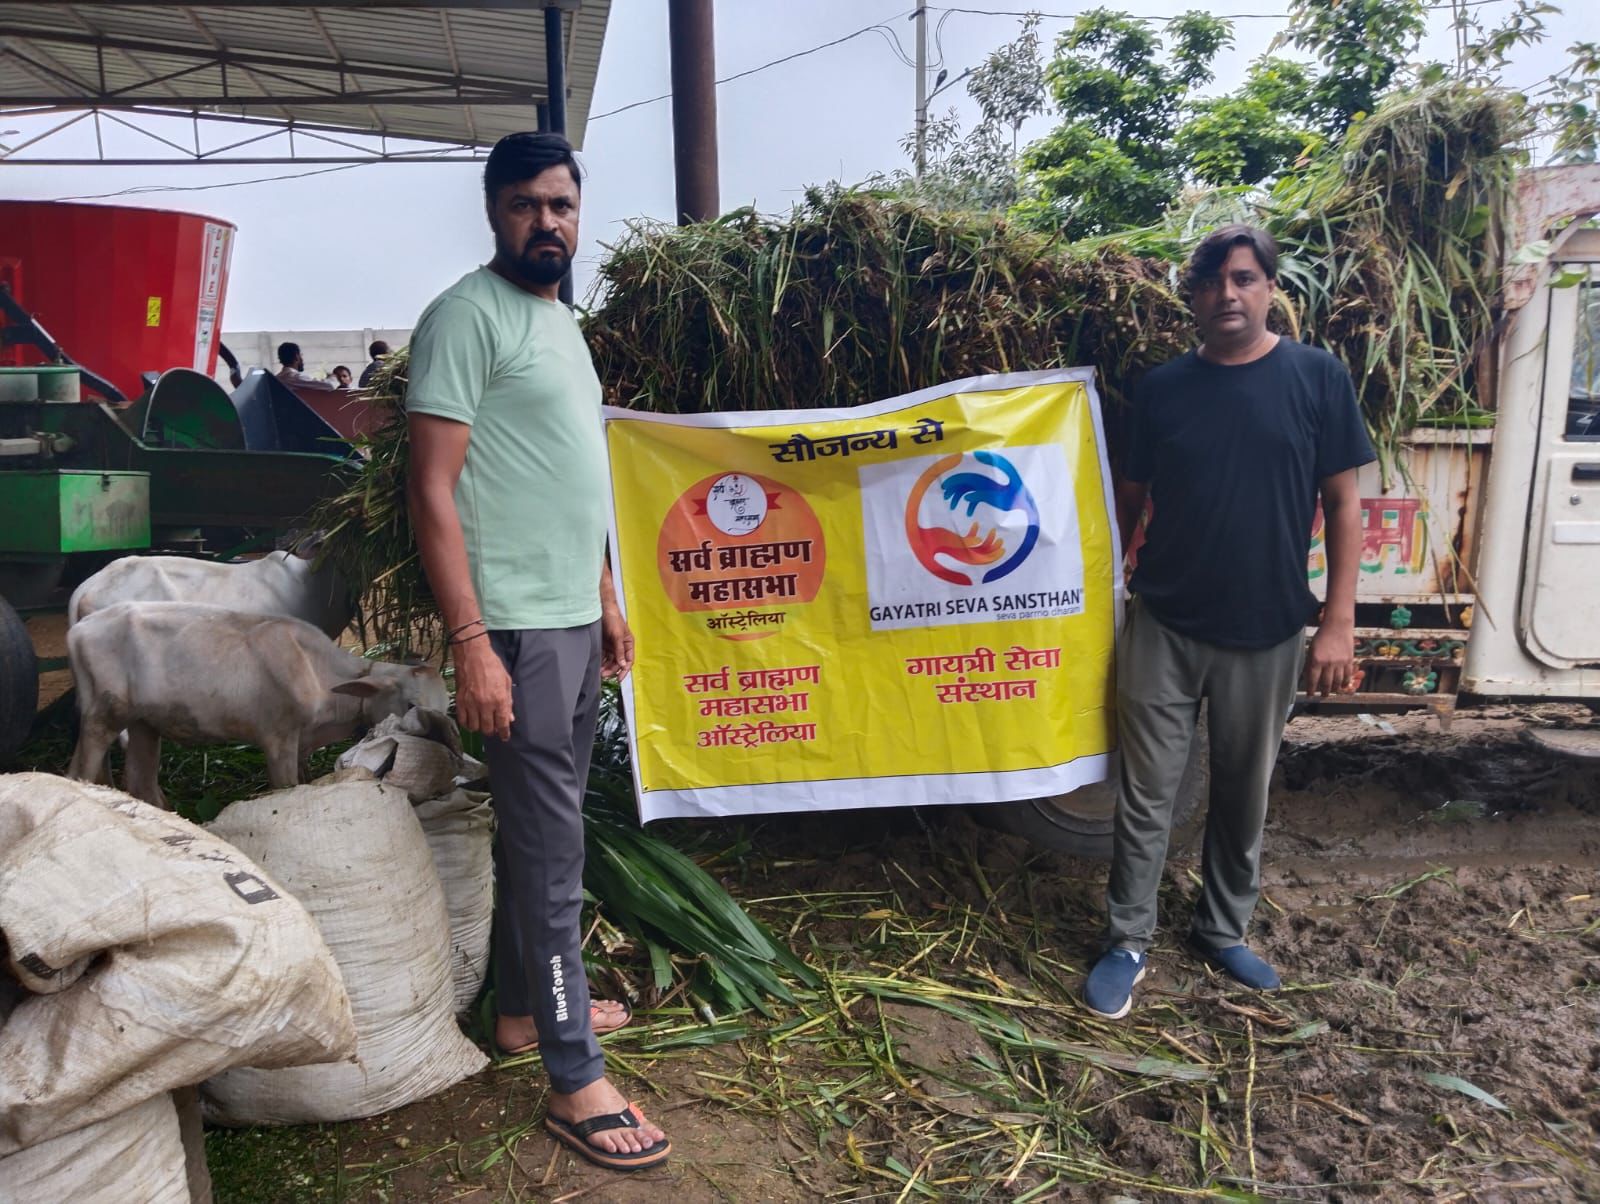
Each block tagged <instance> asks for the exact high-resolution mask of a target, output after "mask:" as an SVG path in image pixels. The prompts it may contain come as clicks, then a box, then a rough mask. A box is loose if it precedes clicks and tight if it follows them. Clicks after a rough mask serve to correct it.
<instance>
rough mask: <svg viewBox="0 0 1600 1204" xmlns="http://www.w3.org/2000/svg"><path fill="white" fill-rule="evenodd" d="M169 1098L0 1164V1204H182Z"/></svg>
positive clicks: (182, 1174)
mask: <svg viewBox="0 0 1600 1204" xmlns="http://www.w3.org/2000/svg"><path fill="white" fill-rule="evenodd" d="M190 1201H191V1197H190V1195H189V1184H188V1180H187V1174H186V1168H185V1164H184V1156H183V1142H182V1141H181V1140H180V1139H179V1135H178V1113H177V1111H176V1109H174V1108H173V1106H172V1098H171V1096H169V1095H166V1094H164V1093H163V1094H161V1095H157V1096H152V1097H151V1098H150V1099H147V1100H145V1101H144V1102H143V1103H138V1104H135V1105H134V1106H133V1107H131V1108H129V1109H127V1110H126V1111H124V1112H119V1113H117V1114H116V1115H115V1116H108V1117H106V1118H105V1119H104V1120H97V1121H95V1122H94V1123H93V1124H90V1125H85V1126H84V1127H83V1128H81V1129H75V1130H73V1131H72V1132H70V1133H64V1134H62V1135H61V1136H59V1137H53V1138H51V1139H50V1140H48V1141H42V1142H40V1143H39V1144H38V1145H35V1146H32V1147H30V1148H28V1149H26V1150H23V1151H22V1152H21V1153H20V1154H12V1155H11V1156H10V1157H7V1158H0V1204H190Z"/></svg>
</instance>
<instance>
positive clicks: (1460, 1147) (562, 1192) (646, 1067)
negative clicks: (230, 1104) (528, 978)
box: [210, 715, 1600, 1204]
mask: <svg viewBox="0 0 1600 1204" xmlns="http://www.w3.org/2000/svg"><path fill="white" fill-rule="evenodd" d="M1570 718H1572V717H1569V719H1570ZM1577 718H1578V719H1581V720H1586V715H1584V716H1578V717H1577ZM1564 721H1565V720H1564ZM1349 724H1351V725H1356V726H1354V727H1352V728H1350V730H1348V731H1346V730H1344V729H1342V728H1340V727H1339V726H1338V725H1333V726H1330V725H1327V724H1325V723H1322V724H1315V725H1310V726H1309V731H1297V732H1295V733H1293V734H1292V740H1291V745H1290V747H1288V748H1287V749H1286V751H1285V755H1284V757H1283V759H1282V762H1281V766H1280V774H1279V782H1278V786H1277V789H1276V793H1275V806H1274V812H1273V816H1272V819H1271V822H1270V826H1269V831H1268V835H1267V864H1268V870H1267V874H1266V881H1265V890H1266V900H1267V901H1266V902H1265V903H1263V905H1262V907H1261V909H1260V911H1259V913H1258V925H1257V929H1258V934H1257V936H1256V938H1255V939H1256V941H1257V944H1258V946H1259V947H1260V948H1261V949H1262V951H1263V952H1264V953H1265V954H1266V955H1267V956H1269V957H1270V958H1271V959H1273V960H1274V961H1275V962H1276V963H1277V964H1278V965H1279V966H1280V968H1281V969H1282V970H1283V972H1284V976H1285V978H1286V980H1287V984H1288V986H1287V989H1286V990H1285V991H1283V992H1281V993H1279V994H1277V995H1274V996H1271V997H1262V996H1257V995H1252V994H1250V993H1248V992H1244V991H1236V990H1232V989H1230V988H1228V987H1227V986H1226V984H1224V983H1222V982H1220V981H1218V980H1216V979H1215V978H1214V977H1212V976H1211V975H1209V974H1208V973H1206V972H1205V971H1204V970H1202V969H1201V968H1200V967H1198V966H1196V965H1195V964H1194V963H1193V962H1192V961H1191V960H1190V959H1189V958H1187V957H1186V956H1185V955H1183V954H1182V953H1181V952H1180V950H1179V948H1178V946H1177V944H1176V942H1175V940H1174V933H1175V932H1181V930H1182V925H1183V923H1184V920H1185V918H1186V909H1187V906H1188V902H1189V899H1190V898H1191V897H1192V894H1193V890H1194V883H1195V875H1196V872H1197V870H1198V866H1197V864H1196V862H1195V861H1194V859H1193V857H1192V856H1185V855H1180V856H1177V857H1175V858H1174V860H1173V862H1172V863H1171V865H1170V867H1169V872H1168V878H1167V884H1166V889H1165V891H1164V895H1163V915H1162V924H1163V934H1162V936H1161V938H1160V940H1159V942H1158V945H1157V947H1156V949H1155V951H1154V955H1153V958H1152V967H1153V968H1152V973H1151V976H1150V978H1149V979H1147V981H1146V983H1145V984H1144V986H1143V987H1142V988H1141V993H1140V996H1139V1000H1138V1003H1139V1007H1138V1008H1137V1010H1136V1011H1135V1012H1134V1014H1133V1015H1132V1016H1131V1017H1130V1018H1129V1020H1128V1021H1126V1022H1122V1023H1119V1024H1101V1023H1099V1022H1098V1021H1096V1020H1094V1019H1093V1018H1092V1017H1090V1016H1088V1015H1087V1014H1086V1013H1085V1012H1083V1010H1082V1009H1081V1008H1080V1007H1079V1006H1078V1005H1077V1003H1076V993H1077V990H1078V988H1079V986H1080V984H1081V976H1082V972H1083V970H1084V968H1085V965H1086V962H1087V960H1088V959H1089V958H1091V957H1092V956H1093V952H1094V937H1095V931H1096V928H1097V926H1098V923H1099V920H1098V916H1099V908H1100V900H1101V897H1102V892H1103V888H1104V867H1103V866H1099V865H1096V864H1093V863H1085V862H1078V861H1074V860H1071V859H1068V858H1062V857H1056V856H1053V855H1038V854H1033V853H1031V852H1030V851H1029V850H1027V849H1026V848H1024V847H1022V846H1021V844H1020V842H1018V841H1015V840H1014V839H1012V838H1010V837H1004V836H999V835H997V834H995V833H993V832H991V831H988V830H986V829H982V828H979V827H977V826H975V825H974V824H973V823H972V822H971V821H970V820H969V819H967V818H966V816H965V815H964V814H963V813H960V812H957V811H924V812H886V813H880V814H873V813H868V814H860V815H848V816H831V817H826V818H824V819H816V818H807V817H797V818H785V819H782V820H775V821H770V822H764V823H761V824H753V825H748V826H736V825H732V824H723V825H718V826H716V827H714V828H711V829H710V832H711V834H712V835H713V836H714V837H715V847H721V848H727V847H729V846H730V845H731V846H733V847H734V850H735V853H734V854H729V855H725V856H724V857H722V858H721V859H719V860H718V861H716V862H715V868H716V869H717V870H718V871H719V872H720V873H721V874H722V876H723V877H724V879H725V880H726V881H727V882H728V884H729V886H730V888H731V889H732V890H733V891H734V892H735V894H736V895H738V896H739V897H740V898H741V899H742V900H745V901H746V902H747V903H748V904H749V906H750V907H751V909H752V910H753V911H754V912H756V913H757V914H758V915H759V916H761V917H762V918H763V919H764V920H765V921H766V922H767V923H768V924H769V925H771V926H772V927H773V928H774V929H775V930H778V931H780V932H783V933H786V934H788V935H789V937H790V939H791V941H792V942H793V943H794V945H795V946H796V947H797V948H799V949H801V950H803V951H804V952H805V954H806V956H807V958H808V960H809V961H810V962H811V964H813V965H814V966H816V967H818V968H819V969H820V970H822V971H823V975H824V989H823V990H821V991H819V992H817V993H815V994H814V995H811V996H807V997H802V998H800V999H799V1000H798V1001H797V1002H796V1004H795V1005H793V1006H788V1005H785V1006H781V1007H779V1008H778V1009H777V1014H776V1015H775V1016H774V1017H773V1018H771V1019H770V1020H763V1019H761V1018H759V1017H757V1018H753V1019H751V1020H748V1021H741V1022H739V1027H738V1031H739V1032H741V1033H743V1037H742V1039H741V1040H738V1041H729V1042H725V1043H722V1044H717V1045H713V1046H709V1047H703V1048H702V1047H696V1046H693V1045H684V1046H678V1047H672V1046H671V1042H672V1041H674V1040H678V1039H685V1038H688V1037H692V1036H693V1035H694V1034H695V1033H697V1032H701V1031H703V1030H699V1029H696V1028H695V1027H693V1025H692V1021H691V1019H690V1018H689V1017H686V1016H684V1015H682V1014H681V1013H680V1014H677V1015H664V1016H653V1017H652V1016H646V1017H641V1018H640V1024H641V1027H638V1028H636V1029H635V1030H630V1031H628V1032H624V1033H622V1034H618V1035H617V1036H616V1037H613V1038H610V1039H608V1042H607V1046H608V1051H609V1052H610V1054H611V1055H612V1064H613V1071H614V1072H615V1073H617V1074H619V1075H620V1076H622V1077H623V1078H624V1079H625V1080H626V1081H627V1083H628V1085H629V1087H630V1089H631V1090H632V1091H633V1092H634V1093H635V1097H636V1098H638V1099H640V1101H641V1102H642V1104H643V1105H644V1107H645V1108H646V1109H647V1110H648V1111H649V1112H650V1113H651V1114H652V1115H653V1116H654V1117H655V1118H657V1119H658V1120H660V1121H661V1122H662V1123H663V1124H664V1126H665V1127H667V1128H668V1130H669V1132H670V1134H671V1136H672V1139H673V1141H674V1143H675V1147H676V1151H677V1152H676V1155H675V1157H674V1159H673V1160H672V1162H671V1164H670V1165H669V1167H668V1168H666V1169H664V1170H660V1171H654V1172H649V1173H647V1174H644V1175H640V1176H638V1177H634V1178H619V1177H616V1176H611V1175H607V1174H605V1173H603V1172H598V1171H594V1170H592V1169H590V1168H588V1167H587V1166H585V1165H582V1164H581V1163H579V1162H577V1161H576V1160H575V1159H573V1158H572V1157H570V1156H569V1155H567V1154H566V1153H564V1152H562V1151H560V1150H558V1149H557V1148H556V1147H555V1145H554V1144H553V1143H552V1142H551V1141H550V1140H549V1139H548V1138H547V1137H545V1136H544V1135H543V1133H542V1131H541V1130H540V1129H539V1127H538V1118H539V1116H540V1115H541V1106H542V1096H541V1093H542V1082H543V1080H542V1077H541V1076H540V1074H539V1072H538V1068H537V1066H536V1065H531V1066H530V1065H523V1066H515V1067H504V1068H500V1069H498V1070H495V1071H491V1072H489V1073H487V1074H485V1075H483V1076H480V1078H478V1079H477V1080H474V1081H472V1082H470V1083H466V1084H463V1085H461V1086H460V1087H458V1088H457V1089H455V1090H454V1091H452V1092H450V1093H447V1094H446V1095H444V1096H441V1097H439V1098H437V1099H434V1100H429V1101H426V1102H424V1103H422V1104H419V1105H416V1106H414V1107H412V1108H407V1109H403V1110H401V1111H399V1112H396V1113H393V1114H391V1115H389V1116H386V1117H383V1118H380V1119H378V1120H376V1121H372V1122H367V1123H364V1124H355V1125H338V1126H328V1127H324V1128H322V1129H318V1130H293V1131H277V1132H254V1133H246V1134H231V1135H223V1134H213V1135H212V1137H211V1139H210V1149H211V1155H212V1162H213V1169H214V1175H215V1177H216V1179H217V1182H218V1187H219V1192H218V1199H219V1201H221V1202H222V1204H229V1202H230V1201H241V1202H242V1201H257V1200H262V1201H274V1202H276V1201H300V1200H332V1199H341V1200H363V1201H364V1200H388V1201H441V1202H442V1201H448V1200H462V1201H490V1200H530V1201H531V1200H538V1201H551V1202H554V1201H558V1200H559V1201H576V1200H593V1201H608V1202H609V1201H616V1202H619V1204H633V1202H638V1204H643V1202H644V1201H652V1202H654V1201H660V1200H662V1199H671V1200H672V1201H674V1204H689V1202H692V1201H729V1202H737V1204H745V1202H754V1201H783V1202H788V1201H796V1202H799V1201H815V1200H823V1199H831V1200H841V1201H843V1200H882V1201H900V1200H914V1199H941V1200H944V1199H950V1200H955V1199H974V1200H977V1199H984V1200H988V1199H996V1200H1056V1199H1063V1200H1077V1199H1084V1200H1091V1199H1093V1200H1103V1199H1109V1198H1115V1197H1117V1196H1119V1195H1120V1196H1123V1197H1132V1198H1137V1199H1156V1198H1168V1197H1171V1198H1176V1197H1177V1196H1178V1195H1179V1194H1193V1193H1200V1194H1211V1193H1213V1192H1219V1191H1222V1192H1233V1193H1237V1194H1238V1195H1239V1196H1244V1195H1248V1194H1249V1193H1252V1192H1253V1193H1254V1194H1255V1195H1256V1196H1258V1197H1260V1198H1271V1199H1290V1200H1311V1199H1315V1200H1323V1199H1394V1198H1408V1197H1409V1198H1418V1197H1422V1198H1436V1199H1461V1200H1486V1199H1507V1200H1576V1199H1592V1198H1596V1197H1597V1196H1600V1171H1597V1170H1596V1168H1597V1167H1600V883H1597V878H1600V873H1597V870H1596V866H1597V865H1600V772H1597V771H1595V770H1592V769H1591V770H1589V771H1588V772H1587V773H1580V772H1575V771H1572V770H1569V769H1566V768H1563V767H1561V766H1559V765H1555V764H1553V763H1552V762H1550V761H1548V760H1546V759H1544V758H1543V757H1541V756H1539V755H1535V754H1532V753H1531V752H1529V751H1528V750H1527V748H1526V746H1525V745H1523V744H1521V743H1520V742H1518V741H1517V739H1516V736H1515V734H1514V731H1512V730H1511V728H1510V726H1509V725H1508V724H1506V723H1502V722H1501V721H1499V720H1497V719H1495V718H1494V717H1493V716H1489V717H1485V718H1483V719H1482V720H1481V722H1479V723H1478V724H1477V726H1476V727H1474V726H1472V725H1471V724H1466V725H1462V724H1458V731H1457V732H1456V733H1455V734H1453V735H1452V736H1450V737H1440V736H1437V735H1435V734H1432V733H1431V732H1430V731H1429V730H1428V727H1429V726H1431V721H1429V722H1428V723H1427V724H1424V725H1418V724H1415V723H1412V724H1407V725H1400V727H1399V730H1397V731H1396V733H1395V734H1393V735H1390V734H1389V733H1385V732H1374V731H1372V730H1362V727H1361V725H1357V724H1356V721H1355V720H1351V721H1349Z"/></svg>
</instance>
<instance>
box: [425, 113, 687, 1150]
mask: <svg viewBox="0 0 1600 1204" xmlns="http://www.w3.org/2000/svg"><path fill="white" fill-rule="evenodd" d="M483 183H484V201H485V206H486V209H487V212H488V217H489V226H490V228H491V229H492V230H493V232H494V239H495V255H494V258H493V259H492V260H491V261H490V262H489V263H488V265H487V266H485V267H481V268H478V269H477V270H476V271H473V272H469V273H468V274H467V275H466V276H463V277H462V278H461V279H460V280H459V281H457V282H456V283H455V284H454V285H452V286H451V287H450V288H449V289H447V290H446V291H445V292H444V293H443V294H442V295H440V296H439V297H438V298H437V299H436V300H435V301H434V302H433V303H432V304H431V305H429V306H428V308H427V309H426V310H425V311H424V312H423V314H422V317H421V318H420V319H419V320H418V322H417V327H416V332H415V334H414V335H413V336H412V343H411V367H410V383H409V387H408V389H407V397H406V412H407V424H408V427H409V431H410V436H411V475H410V480H409V482H408V490H407V496H408V500H409V503H410V510H411V521H412V526H413V528H414V530H415V531H416V536H417V546H418V548H419V549H420V551H421V553H422V563H423V566H424V567H425V568H426V570H427V573H428V581H429V583H430V584H431V585H432V587H433V592H434V596H435V598H436V599H437V600H438V603H439V609H440V612H441V614H442V615H443V616H444V620H445V624H446V629H447V631H448V632H449V636H448V639H449V642H450V647H451V654H452V656H453V658H454V660H455V668H456V715H457V717H458V718H459V719H460V721H461V723H462V725H463V726H464V727H468V728H472V729H475V730H477V731H480V732H482V733H483V734H484V737H485V739H484V756H485V759H486V760H487V761H488V764H489V779H490V785H491V787H492V789H493V792H494V809H495V817H496V821H497V834H496V840H495V867H496V887H497V889H496V892H495V894H496V899H495V911H496V914H495V963H496V988H495V990H496V1009H497V1011H498V1013H499V1015H498V1017H497V1020H496V1023H495V1034H494V1040H495V1044H496V1045H497V1046H498V1047H499V1048H500V1049H501V1050H503V1051H504V1052H506V1053H508V1054H510V1053H522V1052H525V1051H528V1050H532V1049H534V1048H535V1047H537V1048H538V1050H539V1053H540V1055H541V1057H542V1058H543V1060H544V1064H545V1069H546V1070H547V1071H548V1073H549V1075H550V1084H551V1088H552V1091H551V1096H550V1105H549V1112H548V1115H547V1116H546V1118H545V1127H546V1128H547V1129H548V1130H549V1131H550V1133H551V1134H552V1135H553V1136H555V1137H556V1138H557V1139H558V1140H560V1141H561V1142H563V1143H564V1144H566V1145H567V1146H569V1147H570V1148H572V1149H573V1150H574V1151H575V1152H577V1153H579V1154H581V1155H582V1156H583V1157H585V1158H587V1159H589V1161H591V1162H594V1163H597V1164H598V1165H601V1166H609V1167H615V1168H618V1169H629V1170H634V1169H640V1168H643V1167H647V1166H656V1165H658V1164H660V1163H661V1162H663V1161H664V1160H665V1159H666V1157H667V1154H668V1152H669V1151H670V1150H671V1146H670V1145H669V1144H668V1142H667V1139H666V1136H665V1135H664V1134H663V1133H662V1131H661V1130H660V1129H659V1128H657V1127H656V1126H655V1125H653V1124H651V1123H650V1122H649V1121H647V1120H645V1118H644V1116H643V1114H642V1113H641V1112H640V1111H639V1110H638V1108H637V1107H635V1106H633V1105H632V1104H629V1103H628V1101H627V1100H626V1099H625V1098H624V1097H623V1096H622V1095H621V1094H620V1093H619V1092H618V1091H617V1089H616V1088H615V1087H614V1086H612V1084H611V1083H610V1082H609V1081H608V1080H607V1079H606V1078H605V1059H604V1057H603V1056H602V1054H601V1052H600V1046H599V1044H598V1042H597V1041H596V1040H595V1034H596V1032H597V1031H598V1032H609V1031H611V1030H612V1029H615V1028H619V1027H621V1025H622V1024H625V1023H626V1022H627V1019H628V1010H627V1007H626V1005H625V1004H619V1003H614V1002H611V1001H608V1000H599V1001H595V1002H594V1003H592V1004H591V1002H590V999H589V988H588V984H587V982H586V981H585V979H584V972H583V956H582V952H581V934H580V932H579V918H580V913H581V910H582V906H583V855H584V849H583V814H582V810H581V808H582V802H583V790H584V784H585V780H586V779H587V777H588V773H589V754H590V749H591V748H592V746H593V743H594V729H595V718H596V712H597V709H598V706H599V697H600V677H601V675H602V673H604V675H606V676H620V675H622V674H624V673H626V672H627V671H628V668H629V666H630V665H631V664H632V662H633V637H632V635H631V634H630V633H629V631H628V625H627V623H626V622H625V621H624V620H623V618H622V613H621V611H620V610H619V609H618V606H617V600H616V594H615V591H614V590H613V588H612V584H611V572H610V569H609V568H608V567H607V566H606V562H605V544H606V514H607V511H606V497H607V477H606V457H605V446H604V443H603V440H602V437H601V426H600V382H599V380H598V379H597V378H596V376H595V371H594V365H593V363H592V361H591V360H590V358H589V349H588V346H587V345H586V344H585V343H584V340H583V335H582V334H581V332H580V331H579V330H578V324H577V322H576V320H575V319H574V318H573V316H572V313H571V311H570V310H569V309H568V308H567V307H566V306H565V305H563V304H562V303H561V301H560V300H559V297H558V292H557V290H558V288H559V286H560V282H561V278H562V277H563V276H564V275H566V272H567V270H568V267H569V266H570V264H571V260H572V253H573V251H574V249H576V247H577V245H578V203H579V199H580V190H581V179H580V175H579V171H578V164H577V160H576V159H574V158H573V154H572V147H571V146H570V145H569V144H568V143H567V140H566V139H565V138H562V137H560V136H558V135H554V134H513V135H511V136H509V137H506V138H503V139H501V140H500V142H499V143H498V144H496V146H495V148H494V150H493V151H492V152H491V153H490V155H489V159H488V162H487V164H486V166H485V169H484V181H483Z"/></svg>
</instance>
